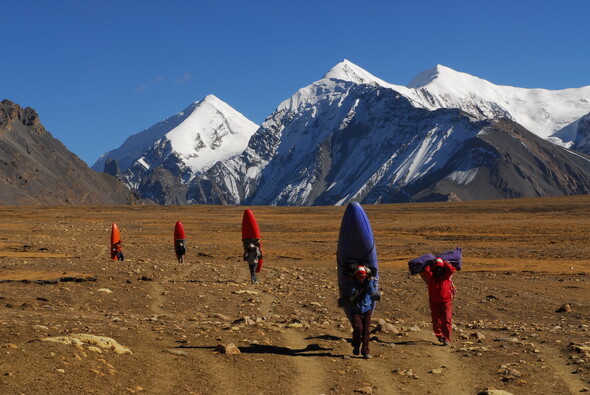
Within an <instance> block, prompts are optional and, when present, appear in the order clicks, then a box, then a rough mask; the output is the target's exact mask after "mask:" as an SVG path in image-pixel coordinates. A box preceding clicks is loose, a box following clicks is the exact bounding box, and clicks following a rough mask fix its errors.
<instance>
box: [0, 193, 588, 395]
mask: <svg viewBox="0 0 590 395" xmlns="http://www.w3.org/2000/svg"><path fill="white" fill-rule="evenodd" d="M243 209H244V208H243V207H218V206H214V207H207V206H189V207H187V206H182V207H155V206H150V207H148V206H112V207H110V206H109V207H106V206H102V207H80V206H77V207H20V208H13V207H2V208H0V355H1V357H0V393H6V394H37V393H46V394H62V393H82V392H89V393H92V392H94V393H109V394H111V393H165V394H172V393H195V394H210V393H214V394H252V393H264V394H351V393H354V392H357V393H368V394H370V393H374V394H396V393H410V394H424V393H431V394H478V393H480V392H483V391H485V390H492V389H497V390H504V391H507V392H509V393H512V394H549V393H555V394H557V393H559V394H567V393H579V392H584V391H589V388H590V332H589V326H588V325H589V324H590V323H589V318H590V284H589V283H590V217H589V213H590V197H570V198H554V199H533V200H509V201H508V200H506V201H494V202H471V203H445V204H442V203H440V204H403V205H383V206H368V207H366V210H367V214H368V216H369V219H370V220H371V223H372V225H373V228H374V231H375V236H376V240H377V249H378V255H379V259H380V276H381V279H380V285H381V289H382V291H383V300H382V302H380V304H379V306H378V308H377V310H376V312H375V314H374V325H373V329H374V335H373V338H372V342H371V352H372V354H373V359H371V360H364V359H361V358H358V357H355V356H353V355H352V352H351V351H352V348H351V346H350V344H349V341H350V337H351V330H350V327H349V324H348V322H347V321H346V319H345V317H344V315H343V314H342V311H341V310H340V309H339V308H338V307H337V305H336V299H337V285H336V273H335V250H336V240H337V237H338V229H339V226H340V218H341V216H342V213H343V212H344V208H342V207H314V208H271V207H252V210H253V212H254V214H255V215H256V217H257V218H258V222H259V224H260V227H261V230H262V233H263V242H264V253H265V258H266V266H265V267H264V268H263V270H262V272H261V273H260V280H261V282H260V283H259V284H257V285H253V284H250V283H249V281H247V280H249V276H248V270H247V265H246V263H245V262H243V261H242V260H241V240H240V238H241V234H240V224H241V216H242V212H243ZM177 220H180V221H182V222H183V224H184V225H185V229H186V232H187V237H188V254H187V259H186V263H185V264H178V263H176V262H175V256H174V252H173V248H172V247H173V245H172V238H173V236H172V233H173V229H174V223H175V222H176V221H177ZM112 222H117V223H118V225H119V227H120V228H121V232H122V237H123V244H124V247H123V248H124V252H125V254H126V257H127V258H128V260H127V261H125V262H113V261H111V260H109V259H108V256H109V251H108V243H109V232H110V226H111V223H112ZM455 246H460V247H462V248H463V250H464V270H463V271H461V272H459V273H458V274H456V275H455V276H454V279H455V284H456V285H457V287H458V288H459V294H458V296H457V298H456V299H455V300H454V323H455V326H456V328H455V331H454V341H453V343H452V345H451V346H449V347H443V346H440V345H438V344H437V343H435V342H433V340H436V339H435V338H434V336H433V335H432V332H431V330H430V324H429V310H428V305H427V294H426V289H425V285H424V284H423V283H422V280H421V279H420V278H419V277H418V276H410V275H409V274H408V271H407V261H408V260H409V259H410V258H413V257H416V256H419V255H422V254H424V253H427V252H434V253H436V252H441V251H445V250H448V249H451V248H453V247H455ZM232 345H233V346H232ZM488 392H489V393H493V392H491V391H488Z"/></svg>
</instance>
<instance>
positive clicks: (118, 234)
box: [109, 222, 121, 261]
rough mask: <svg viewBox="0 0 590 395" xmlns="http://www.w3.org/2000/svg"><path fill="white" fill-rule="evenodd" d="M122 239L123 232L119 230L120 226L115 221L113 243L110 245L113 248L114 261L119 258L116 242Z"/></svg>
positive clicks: (112, 226) (112, 235)
mask: <svg viewBox="0 0 590 395" xmlns="http://www.w3.org/2000/svg"><path fill="white" fill-rule="evenodd" d="M120 241H121V232H120V231H119V227H118V226H117V224H116V223H114V222H113V224H112V225H111V245H110V246H109V248H110V250H111V259H112V260H113V261H116V260H117V246H116V244H117V243H119V242H120Z"/></svg>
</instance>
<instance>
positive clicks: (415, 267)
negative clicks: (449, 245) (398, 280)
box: [408, 247, 463, 274]
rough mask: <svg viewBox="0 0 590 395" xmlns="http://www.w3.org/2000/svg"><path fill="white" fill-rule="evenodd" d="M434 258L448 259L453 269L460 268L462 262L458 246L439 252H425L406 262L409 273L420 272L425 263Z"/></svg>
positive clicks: (461, 252) (461, 254)
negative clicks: (434, 253)
mask: <svg viewBox="0 0 590 395" xmlns="http://www.w3.org/2000/svg"><path fill="white" fill-rule="evenodd" d="M436 258H441V259H442V260H444V261H449V262H450V263H451V265H453V266H454V267H455V269H457V270H461V266H462V264H463V262H462V258H463V251H462V249H461V248H460V247H457V248H455V249H453V250H451V251H445V252H441V253H440V254H436V255H433V254H425V255H422V256H419V257H418V258H414V259H412V260H410V261H409V262H408V268H409V269H410V274H418V273H420V272H421V271H423V270H424V268H425V267H426V266H427V265H430V264H431V263H432V262H433V261H434V260H435V259H436Z"/></svg>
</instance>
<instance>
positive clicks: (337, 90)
mask: <svg viewBox="0 0 590 395" xmlns="http://www.w3.org/2000/svg"><path fill="white" fill-rule="evenodd" d="M589 113H590V86H588V87H583V88H578V89H566V90H560V91H551V90H544V89H523V88H515V87H509V86H497V85H494V84H492V83H490V82H488V81H485V80H482V79H479V78H477V77H473V76H471V75H469V74H465V73H460V72H457V71H454V70H452V69H450V68H447V67H444V66H440V65H439V66H437V67H435V68H432V69H430V70H427V71H424V72H422V73H420V74H419V75H418V76H417V77H416V78H414V79H413V80H412V81H411V82H410V84H409V85H408V86H407V87H404V86H398V85H393V84H389V83H387V82H385V81H383V80H381V79H379V78H377V77H375V76H373V75H372V74H370V73H369V72H367V71H366V70H363V69H362V68H360V67H358V66H356V65H354V64H353V63H351V62H349V61H346V60H345V61H343V62H341V63H339V64H337V65H336V66H335V67H334V68H332V69H331V70H330V71H329V72H328V73H327V74H326V75H325V76H324V77H323V78H322V79H320V80H318V81H316V82H314V83H312V84H311V85H309V86H307V87H304V88H301V89H300V90H298V91H297V92H296V93H295V94H294V95H293V96H291V97H290V98H289V99H287V100H285V101H284V102H282V103H281V104H280V105H279V106H278V107H277V109H276V110H275V111H274V112H273V113H272V114H271V115H269V116H268V117H267V119H266V120H265V121H264V123H263V124H262V125H260V127H258V126H256V125H254V124H253V123H252V122H250V121H248V120H247V119H246V118H245V117H243V116H242V115H241V114H239V113H237V112H236V111H235V110H233V109H232V108H231V107H230V106H228V105H227V104H225V103H223V102H222V101H221V100H219V99H217V98H215V97H213V96H207V97H206V98H205V99H204V100H202V101H200V102H195V103H193V104H192V105H191V106H189V107H188V108H187V109H185V110H184V111H183V112H181V113H179V114H177V115H175V116H173V117H171V118H168V119H166V120H165V121H163V122H161V123H159V124H156V125H154V126H152V127H151V128H149V129H146V130H145V131H143V132H140V133H138V134H136V135H133V136H131V137H130V138H129V139H128V140H127V141H126V142H125V143H124V144H123V145H122V146H121V147H119V148H118V149H116V150H114V151H111V152H108V153H106V154H104V155H103V156H102V157H101V158H100V159H99V160H98V161H97V162H96V163H95V164H94V165H93V169H95V170H97V171H104V169H105V164H107V161H109V162H108V163H110V164H111V165H110V169H111V170H110V171H111V173H112V174H115V175H117V177H118V178H119V179H121V180H122V181H123V182H125V183H126V184H127V185H128V186H129V187H130V188H132V189H133V190H135V191H137V192H138V193H139V194H140V195H141V196H142V197H145V198H149V199H152V200H153V201H156V202H158V203H160V204H187V203H188V204H231V205H239V204H252V205H334V204H336V205H341V204H346V203H347V202H349V201H352V200H357V201H360V202H363V203H389V202H410V201H444V200H473V199H500V198H513V197H535V196H561V195H571V194H587V193H589V192H590V158H589V157H588V156H586V155H584V153H590V127H589V124H590V121H589V119H590V115H588V114H589ZM572 150H576V151H578V152H574V151H572ZM108 168H109V166H107V170H108Z"/></svg>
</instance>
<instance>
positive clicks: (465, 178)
mask: <svg viewBox="0 0 590 395" xmlns="http://www.w3.org/2000/svg"><path fill="white" fill-rule="evenodd" d="M477 173H479V169H478V168H477V167H475V168H473V169H469V170H467V171H460V170H457V171H454V172H452V173H451V174H449V175H448V176H447V177H446V178H448V179H450V180H453V181H455V182H456V183H457V184H463V185H469V184H470V183H471V182H472V181H473V180H474V179H475V176H477Z"/></svg>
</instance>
